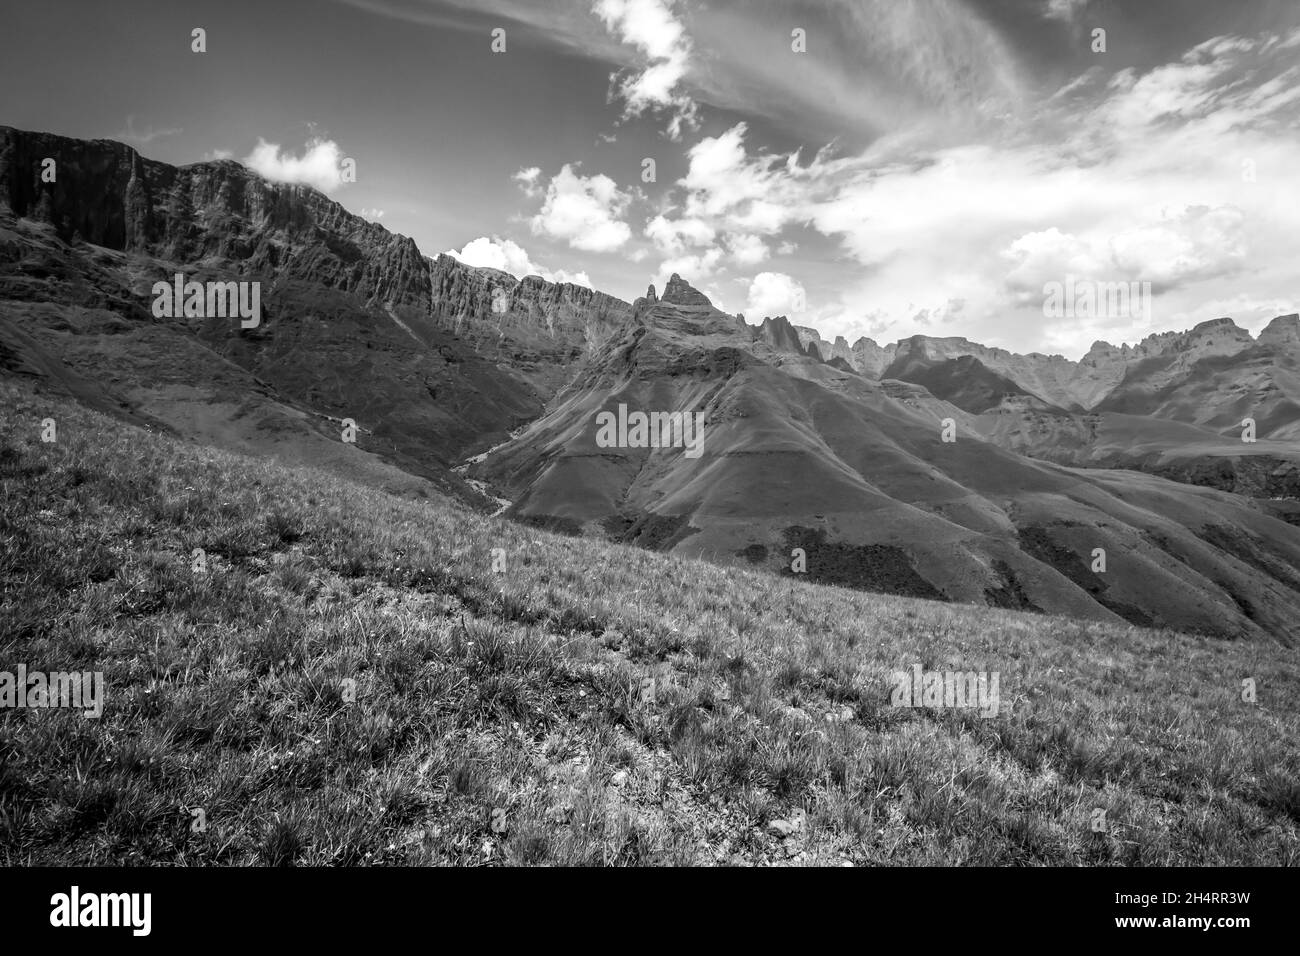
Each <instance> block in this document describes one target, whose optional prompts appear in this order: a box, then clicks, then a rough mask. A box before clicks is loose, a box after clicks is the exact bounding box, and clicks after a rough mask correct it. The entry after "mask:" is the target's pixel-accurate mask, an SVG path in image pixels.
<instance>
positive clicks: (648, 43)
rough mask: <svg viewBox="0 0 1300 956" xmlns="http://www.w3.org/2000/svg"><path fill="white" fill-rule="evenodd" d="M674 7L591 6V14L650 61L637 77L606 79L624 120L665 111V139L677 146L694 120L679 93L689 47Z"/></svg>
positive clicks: (642, 2)
mask: <svg viewBox="0 0 1300 956" xmlns="http://www.w3.org/2000/svg"><path fill="white" fill-rule="evenodd" d="M673 5H674V0H595V3H594V4H593V7H592V9H593V10H594V11H595V13H596V15H597V16H599V17H600V19H601V21H602V22H603V23H604V24H605V28H606V29H608V30H609V31H611V32H612V33H614V34H615V35H616V36H618V38H619V39H620V40H621V41H622V42H623V43H625V44H628V45H630V46H632V47H635V48H636V49H637V50H638V51H640V53H641V54H642V55H643V56H644V57H645V58H646V59H647V60H649V63H648V64H646V65H645V66H644V67H643V68H642V69H641V70H640V72H633V73H632V74H630V75H628V76H625V77H623V78H622V80H621V81H620V80H618V79H617V74H616V75H615V77H612V78H611V81H612V82H613V83H615V84H616V88H617V90H618V94H619V96H621V97H622V99H623V104H624V117H625V118H626V117H633V116H640V115H641V114H642V113H645V112H647V111H649V110H670V111H671V114H672V115H671V119H670V121H669V125H668V135H669V137H670V138H671V139H674V140H677V139H680V138H681V134H682V131H683V129H693V128H694V126H695V124H696V122H697V119H696V107H695V103H694V102H693V101H692V100H691V98H690V97H689V96H687V95H685V94H684V93H681V92H680V91H679V89H678V88H679V86H680V85H681V83H682V80H683V79H684V78H685V76H686V70H687V64H688V62H689V60H690V55H691V41H690V38H689V37H688V36H687V35H686V28H685V27H684V26H683V25H682V22H681V21H680V20H679V19H677V17H676V16H675V15H674V12H673Z"/></svg>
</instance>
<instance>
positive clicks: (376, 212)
mask: <svg viewBox="0 0 1300 956" xmlns="http://www.w3.org/2000/svg"><path fill="white" fill-rule="evenodd" d="M360 215H362V216H364V217H365V218H367V219H383V218H384V211H383V210H382V209H362V210H361V213H360Z"/></svg>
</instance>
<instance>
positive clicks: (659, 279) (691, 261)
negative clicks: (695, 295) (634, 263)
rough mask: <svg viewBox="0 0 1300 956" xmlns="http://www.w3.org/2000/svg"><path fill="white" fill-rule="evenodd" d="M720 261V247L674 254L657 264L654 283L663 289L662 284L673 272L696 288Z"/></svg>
mask: <svg viewBox="0 0 1300 956" xmlns="http://www.w3.org/2000/svg"><path fill="white" fill-rule="evenodd" d="M721 263H722V250H721V249H716V248H715V249H705V250H704V251H703V252H699V253H691V254H688V255H682V256H674V257H673V258H670V259H665V260H664V261H663V262H661V263H660V264H659V271H658V272H656V273H655V275H654V280H653V281H654V284H655V285H656V286H658V287H659V289H660V291H662V290H663V286H664V284H665V283H666V282H667V281H668V279H669V277H671V276H672V274H673V273H674V272H675V273H677V274H678V275H679V276H681V277H682V278H683V279H685V280H686V281H687V282H689V283H690V284H691V285H693V286H696V287H697V288H698V287H699V285H700V284H701V283H703V282H704V280H705V279H707V278H709V277H710V276H712V275H713V274H714V273H715V272H716V271H717V269H718V266H719V265H720V264H721Z"/></svg>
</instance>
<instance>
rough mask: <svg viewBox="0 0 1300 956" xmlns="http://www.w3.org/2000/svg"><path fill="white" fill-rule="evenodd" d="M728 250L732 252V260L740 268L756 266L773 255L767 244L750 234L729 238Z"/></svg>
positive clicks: (737, 234) (736, 234)
mask: <svg viewBox="0 0 1300 956" xmlns="http://www.w3.org/2000/svg"><path fill="white" fill-rule="evenodd" d="M727 248H728V249H729V250H730V251H731V260H732V261H733V262H734V263H735V264H736V265H738V266H756V265H758V264H759V263H760V262H763V261H764V260H765V259H767V257H768V256H770V255H771V250H770V249H768V247H767V243H765V242H764V241H763V240H762V239H761V238H759V237H758V236H754V235H750V234H749V233H735V234H733V235H730V236H728V237H727Z"/></svg>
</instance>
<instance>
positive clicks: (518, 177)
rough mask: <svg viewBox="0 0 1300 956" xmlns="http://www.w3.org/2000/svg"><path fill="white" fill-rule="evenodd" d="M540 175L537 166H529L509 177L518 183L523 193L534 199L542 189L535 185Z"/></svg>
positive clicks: (540, 172) (539, 169) (540, 171)
mask: <svg viewBox="0 0 1300 956" xmlns="http://www.w3.org/2000/svg"><path fill="white" fill-rule="evenodd" d="M541 175H542V170H541V168H540V167H537V166H529V167H528V168H527V169H521V170H519V172H517V173H515V174H514V175H513V176H511V177H510V178H511V179H513V180H514V181H515V182H517V183H519V188H520V189H522V190H523V191H524V195H525V196H527V197H528V198H529V199H536V198H537V197H538V196H540V195H541V194H542V189H541V187H540V186H538V185H537V180H538V178H539V177H540V176H541Z"/></svg>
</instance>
